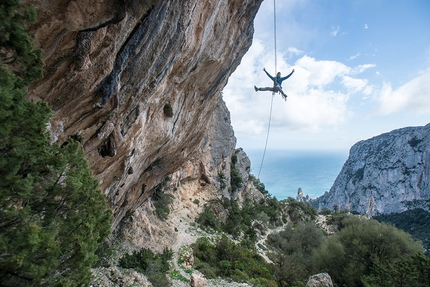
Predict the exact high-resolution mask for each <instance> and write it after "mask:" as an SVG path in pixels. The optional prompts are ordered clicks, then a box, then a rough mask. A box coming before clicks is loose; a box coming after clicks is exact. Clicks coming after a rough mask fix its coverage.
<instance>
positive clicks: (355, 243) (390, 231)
mask: <svg viewBox="0 0 430 287" xmlns="http://www.w3.org/2000/svg"><path fill="white" fill-rule="evenodd" d="M342 224H343V225H344V227H343V228H342V229H341V230H340V231H339V232H338V233H337V234H336V235H334V236H332V237H329V238H328V239H327V240H326V241H325V242H324V243H323V244H322V245H321V247H320V248H318V249H317V250H316V252H315V253H314V257H313V258H314V262H315V264H316V271H317V272H322V271H325V272H328V273H329V274H330V276H331V277H332V279H333V281H334V282H336V284H338V285H339V286H364V285H363V283H362V281H361V276H369V275H371V274H372V270H373V269H372V268H374V266H375V265H376V264H382V265H384V264H392V263H393V262H396V261H397V260H401V259H403V258H408V257H409V256H411V255H412V254H415V253H417V252H420V253H421V252H422V250H423V249H422V246H421V245H420V244H418V243H416V242H414V241H413V240H412V238H411V236H410V235H409V234H407V233H406V232H404V231H401V230H398V229H396V228H394V227H393V226H390V225H387V224H382V223H379V222H377V221H376V220H367V219H364V218H360V217H356V216H348V217H346V218H344V219H343V220H342Z"/></svg>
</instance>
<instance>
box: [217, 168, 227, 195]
mask: <svg viewBox="0 0 430 287" xmlns="http://www.w3.org/2000/svg"><path fill="white" fill-rule="evenodd" d="M218 177H219V182H220V186H219V188H220V189H221V190H223V189H224V188H226V187H227V185H226V184H225V174H224V173H223V172H222V171H220V172H219V173H218Z"/></svg>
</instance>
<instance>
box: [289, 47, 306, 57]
mask: <svg viewBox="0 0 430 287" xmlns="http://www.w3.org/2000/svg"><path fill="white" fill-rule="evenodd" d="M287 53H288V54H292V55H295V56H297V55H302V54H303V53H304V52H303V51H301V50H299V49H297V48H295V47H288V49H287Z"/></svg>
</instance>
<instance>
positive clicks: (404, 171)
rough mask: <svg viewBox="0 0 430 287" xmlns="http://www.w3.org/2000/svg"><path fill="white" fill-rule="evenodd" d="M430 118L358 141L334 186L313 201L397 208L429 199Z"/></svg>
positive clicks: (375, 209) (381, 210) (366, 209)
mask: <svg viewBox="0 0 430 287" xmlns="http://www.w3.org/2000/svg"><path fill="white" fill-rule="evenodd" d="M429 185H430V124H428V125H426V126H424V127H408V128H402V129H398V130H394V131H392V132H389V133H385V134H382V135H380V136H376V137H374V138H371V139H369V140H366V141H361V142H358V143H357V144H355V145H354V146H353V147H352V148H351V150H350V153H349V158H348V160H347V161H346V163H345V164H344V166H343V168H342V170H341V172H340V174H339V176H338V177H337V178H336V180H335V182H334V185H333V186H332V188H331V189H330V191H329V192H326V193H325V194H324V195H322V196H321V197H319V198H317V199H316V200H314V201H313V204H314V205H317V206H318V207H319V209H322V208H324V207H327V208H329V209H332V208H333V206H334V205H338V207H339V208H340V209H345V208H347V209H349V210H351V211H353V212H357V213H367V214H368V215H369V216H373V215H377V214H389V213H394V212H395V213H398V212H402V211H405V210H408V209H414V208H418V207H421V208H423V209H425V210H429V206H428V202H429V201H430V186H429Z"/></svg>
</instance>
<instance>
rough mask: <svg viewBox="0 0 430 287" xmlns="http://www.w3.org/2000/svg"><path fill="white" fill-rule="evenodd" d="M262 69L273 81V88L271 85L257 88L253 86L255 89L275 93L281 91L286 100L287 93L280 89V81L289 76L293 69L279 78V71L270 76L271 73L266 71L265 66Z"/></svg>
mask: <svg viewBox="0 0 430 287" xmlns="http://www.w3.org/2000/svg"><path fill="white" fill-rule="evenodd" d="M263 71H264V72H265V73H266V75H267V76H268V77H269V78H271V79H272V81H273V88H271V87H265V88H257V87H256V86H254V89H255V91H256V92H257V91H271V92H273V94H275V93H278V92H279V93H281V95H282V97H283V98H284V100H287V95H286V94H285V93H284V91H282V82H283V81H284V80H286V79H288V78H289V77H291V75H292V74H293V73H294V69H293V71H292V72H291V73H290V74H289V75H288V76H285V77H282V78H281V72H278V73H277V74H276V77H272V75H270V74H269V73H268V72H267V71H266V68H264V69H263Z"/></svg>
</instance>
